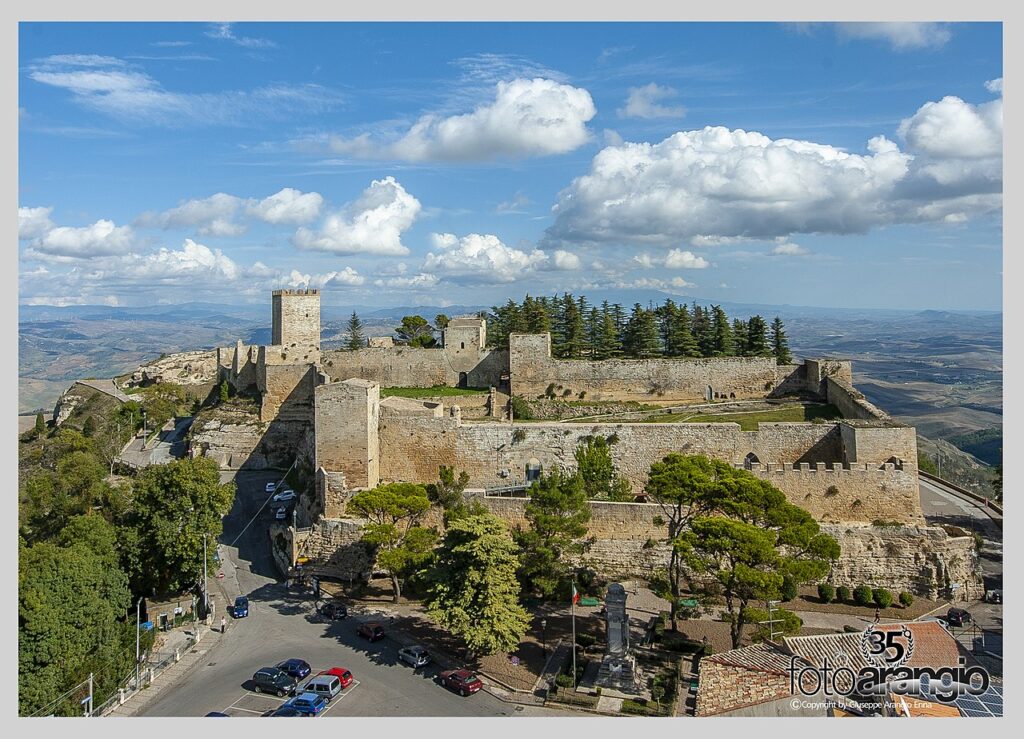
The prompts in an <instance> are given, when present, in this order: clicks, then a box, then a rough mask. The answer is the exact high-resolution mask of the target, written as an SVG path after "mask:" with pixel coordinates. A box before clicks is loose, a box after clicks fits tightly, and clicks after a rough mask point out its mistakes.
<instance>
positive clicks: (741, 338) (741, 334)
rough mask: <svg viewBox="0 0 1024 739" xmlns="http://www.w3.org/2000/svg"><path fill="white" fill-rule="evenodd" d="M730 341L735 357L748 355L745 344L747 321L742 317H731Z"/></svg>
mask: <svg viewBox="0 0 1024 739" xmlns="http://www.w3.org/2000/svg"><path fill="white" fill-rule="evenodd" d="M732 343H733V348H734V350H735V352H736V356H737V357H746V356H749V355H750V353H749V351H748V344H747V322H746V321H744V320H743V319H742V318H734V319H732Z"/></svg>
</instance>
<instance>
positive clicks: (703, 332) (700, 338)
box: [693, 301, 715, 357]
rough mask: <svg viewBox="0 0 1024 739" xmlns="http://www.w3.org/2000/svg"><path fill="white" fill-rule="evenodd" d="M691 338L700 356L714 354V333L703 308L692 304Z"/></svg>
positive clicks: (706, 312)
mask: <svg viewBox="0 0 1024 739" xmlns="http://www.w3.org/2000/svg"><path fill="white" fill-rule="evenodd" d="M693 336H694V338H695V339H696V340H697V346H698V347H699V348H700V356H702V357H711V356H714V353H715V332H714V326H712V325H711V319H710V318H709V316H708V311H707V309H705V308H702V307H701V306H699V305H697V303H696V301H694V303H693Z"/></svg>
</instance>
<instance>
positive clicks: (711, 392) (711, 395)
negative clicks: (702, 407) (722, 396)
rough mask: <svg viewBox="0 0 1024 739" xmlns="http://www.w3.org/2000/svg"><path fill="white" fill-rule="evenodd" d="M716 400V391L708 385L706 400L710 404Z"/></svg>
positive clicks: (705, 394) (705, 392) (705, 393)
mask: <svg viewBox="0 0 1024 739" xmlns="http://www.w3.org/2000/svg"><path fill="white" fill-rule="evenodd" d="M714 398H715V391H714V389H713V388H712V387H711V386H710V385H708V389H707V390H705V391H704V399H705V400H706V401H707V402H709V403H710V402H711V401H712V400H714Z"/></svg>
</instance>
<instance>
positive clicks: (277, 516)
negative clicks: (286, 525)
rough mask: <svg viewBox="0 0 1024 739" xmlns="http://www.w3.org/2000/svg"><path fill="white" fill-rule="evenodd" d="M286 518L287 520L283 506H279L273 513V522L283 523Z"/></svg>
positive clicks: (285, 509)
mask: <svg viewBox="0 0 1024 739" xmlns="http://www.w3.org/2000/svg"><path fill="white" fill-rule="evenodd" d="M286 518H288V509H287V508H285V507H284V506H281V507H280V508H278V509H277V510H276V511H275V512H274V520H276V521H284V520H285V519H286Z"/></svg>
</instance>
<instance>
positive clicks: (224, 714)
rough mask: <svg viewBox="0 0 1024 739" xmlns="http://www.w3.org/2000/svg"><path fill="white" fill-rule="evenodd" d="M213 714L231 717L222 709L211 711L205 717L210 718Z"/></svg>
mask: <svg viewBox="0 0 1024 739" xmlns="http://www.w3.org/2000/svg"><path fill="white" fill-rule="evenodd" d="M211 716H223V717H224V718H230V716H228V715H227V714H226V713H221V712H220V711H210V712H209V713H208V714H206V716H205V717H204V718H210V717H211Z"/></svg>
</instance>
